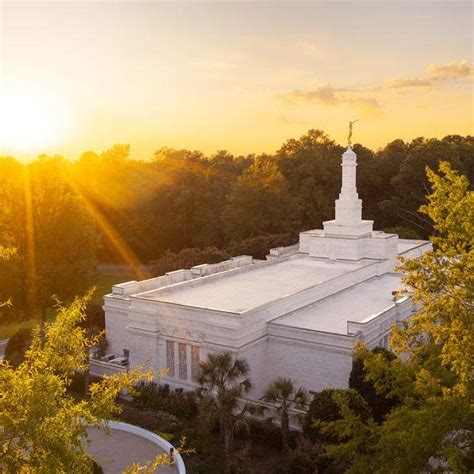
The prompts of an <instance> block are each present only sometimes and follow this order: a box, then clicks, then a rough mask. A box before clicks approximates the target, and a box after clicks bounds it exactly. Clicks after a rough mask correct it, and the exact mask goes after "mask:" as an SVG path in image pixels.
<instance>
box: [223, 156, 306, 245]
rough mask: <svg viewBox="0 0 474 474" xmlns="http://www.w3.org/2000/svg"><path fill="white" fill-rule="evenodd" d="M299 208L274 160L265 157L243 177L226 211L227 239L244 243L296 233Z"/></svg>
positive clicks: (224, 218)
mask: <svg viewBox="0 0 474 474" xmlns="http://www.w3.org/2000/svg"><path fill="white" fill-rule="evenodd" d="M298 215H299V205H298V203H297V201H296V199H295V198H294V197H293V196H292V195H291V194H290V193H289V189H288V183H287V181H286V178H285V177H284V176H283V175H282V173H281V172H280V171H279V170H278V166H277V165H276V163H275V162H274V160H272V159H271V158H270V157H267V156H262V157H259V158H258V159H256V160H255V162H254V163H253V164H252V165H251V166H250V167H248V168H247V169H246V170H245V171H244V173H243V174H242V175H241V176H240V177H239V179H238V180H237V182H236V183H235V185H234V186H233V188H232V190H231V191H230V193H229V195H228V197H227V204H226V207H225V209H224V211H223V215H222V218H223V223H224V227H225V233H226V238H227V240H228V241H229V242H230V241H232V240H242V239H246V238H249V237H256V236H258V235H261V234H278V233H284V232H291V231H295V230H296V229H297V228H298V224H299V217H298Z"/></svg>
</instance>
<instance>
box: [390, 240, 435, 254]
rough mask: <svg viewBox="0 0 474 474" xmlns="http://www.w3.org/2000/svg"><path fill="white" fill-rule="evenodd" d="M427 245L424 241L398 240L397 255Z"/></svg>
mask: <svg viewBox="0 0 474 474" xmlns="http://www.w3.org/2000/svg"><path fill="white" fill-rule="evenodd" d="M427 244H429V242H428V241H426V240H412V239H398V243H397V250H398V255H400V254H403V253H405V252H408V251H409V250H412V249H416V248H417V247H422V246H423V245H427Z"/></svg>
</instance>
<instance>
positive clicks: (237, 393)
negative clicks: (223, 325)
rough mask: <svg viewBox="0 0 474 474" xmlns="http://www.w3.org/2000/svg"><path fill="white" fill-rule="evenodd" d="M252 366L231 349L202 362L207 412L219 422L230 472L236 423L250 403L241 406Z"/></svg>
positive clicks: (202, 392) (203, 407)
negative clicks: (229, 351)
mask: <svg viewBox="0 0 474 474" xmlns="http://www.w3.org/2000/svg"><path fill="white" fill-rule="evenodd" d="M248 372H249V366H248V364H247V362H246V361H245V359H239V358H234V357H233V356H232V355H231V354H230V353H228V352H223V353H218V354H209V356H208V358H207V360H206V361H204V362H201V365H200V373H199V377H198V383H199V385H200V386H201V389H200V390H199V396H200V399H201V410H202V412H203V415H204V416H205V417H206V418H208V419H210V420H215V419H217V422H218V424H219V442H220V452H221V457H222V461H223V464H224V469H225V471H226V472H228V471H229V470H230V468H231V463H232V452H233V448H234V427H235V426H236V425H238V424H239V422H241V421H243V420H244V418H245V415H246V413H247V411H248V408H249V407H248V406H246V405H244V406H243V408H242V406H241V402H240V398H242V397H243V396H244V395H245V394H246V393H247V392H248V391H249V390H250V387H251V383H250V380H249V379H248V378H247V375H248Z"/></svg>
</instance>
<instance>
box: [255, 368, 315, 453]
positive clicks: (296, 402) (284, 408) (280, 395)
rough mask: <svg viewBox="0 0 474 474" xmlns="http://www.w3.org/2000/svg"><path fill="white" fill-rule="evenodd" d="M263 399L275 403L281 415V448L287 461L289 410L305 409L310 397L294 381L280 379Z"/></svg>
mask: <svg viewBox="0 0 474 474" xmlns="http://www.w3.org/2000/svg"><path fill="white" fill-rule="evenodd" d="M263 399H264V400H265V401H266V402H270V403H275V404H276V405H277V410H278V411H279V412H280V413H281V421H280V424H281V448H282V454H283V458H284V459H286V457H287V454H288V435H289V432H290V426H289V416H288V410H289V409H291V408H295V409H303V408H304V407H305V406H306V405H307V404H308V396H307V394H306V391H305V390H304V389H303V388H301V387H300V388H298V389H296V387H295V384H294V382H293V380H291V379H286V378H283V377H280V378H278V379H277V380H275V381H274V382H272V383H271V384H270V386H269V387H268V388H267V390H265V394H264V396H263Z"/></svg>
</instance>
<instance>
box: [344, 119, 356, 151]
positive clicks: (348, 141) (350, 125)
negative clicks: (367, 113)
mask: <svg viewBox="0 0 474 474" xmlns="http://www.w3.org/2000/svg"><path fill="white" fill-rule="evenodd" d="M358 121H359V119H357V120H352V121H351V122H349V136H348V137H347V146H349V147H350V146H352V140H351V139H352V127H353V126H354V124H355V123H356V122H358Z"/></svg>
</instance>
